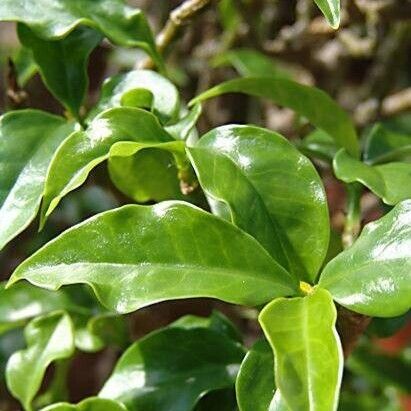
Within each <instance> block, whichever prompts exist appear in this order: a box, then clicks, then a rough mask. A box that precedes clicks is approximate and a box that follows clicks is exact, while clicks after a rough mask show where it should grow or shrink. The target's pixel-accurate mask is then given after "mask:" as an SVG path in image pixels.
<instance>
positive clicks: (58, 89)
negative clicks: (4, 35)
mask: <svg viewBox="0 0 411 411" xmlns="http://www.w3.org/2000/svg"><path fill="white" fill-rule="evenodd" d="M18 34H19V39H20V41H21V43H22V44H23V46H24V47H26V48H27V49H30V50H31V51H32V53H33V56H34V59H35V61H36V63H37V66H38V69H39V71H40V74H41V76H42V78H43V81H44V83H45V84H46V86H47V87H48V89H49V90H50V91H51V92H52V93H53V94H54V96H55V97H56V98H57V99H58V100H60V101H61V102H62V104H63V105H64V106H65V107H66V109H67V110H69V112H70V113H71V114H72V115H73V116H74V117H76V118H78V117H80V115H79V110H80V107H81V105H82V103H83V100H84V97H85V95H86V92H87V87H88V77H87V61H88V57H89V55H90V53H91V51H92V50H93V49H94V48H95V47H96V46H97V45H98V43H100V41H101V39H102V35H101V34H100V33H99V32H97V31H95V30H93V29H90V28H88V27H79V28H77V29H76V30H74V31H72V32H71V33H69V34H68V35H67V37H65V38H64V39H62V40H44V39H42V38H41V37H38V36H37V35H36V34H35V32H34V31H33V30H31V29H29V28H28V27H27V26H24V25H22V24H20V25H19V26H18Z"/></svg>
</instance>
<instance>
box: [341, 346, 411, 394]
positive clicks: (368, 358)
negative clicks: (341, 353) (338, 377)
mask: <svg viewBox="0 0 411 411" xmlns="http://www.w3.org/2000/svg"><path fill="white" fill-rule="evenodd" d="M347 367H348V369H349V370H350V371H352V372H353V373H355V374H357V375H362V376H364V377H365V378H366V379H367V381H371V382H372V383H373V384H375V385H377V386H379V387H381V388H385V387H387V386H391V387H395V388H398V389H399V390H401V391H402V392H404V393H410V392H411V379H410V375H411V362H408V363H407V362H406V361H404V360H403V359H402V358H401V357H393V356H392V355H391V356H388V355H384V354H379V353H376V352H372V351H371V350H370V347H359V348H357V349H356V350H355V351H354V352H353V353H352V354H351V355H350V358H349V360H348V362H347Z"/></svg>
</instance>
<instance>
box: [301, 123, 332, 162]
mask: <svg viewBox="0 0 411 411" xmlns="http://www.w3.org/2000/svg"><path fill="white" fill-rule="evenodd" d="M297 147H298V148H299V149H300V150H301V151H302V152H303V153H304V154H306V155H307V156H310V157H311V156H312V157H316V158H319V159H321V160H324V161H327V162H330V163H331V161H332V160H333V158H334V156H335V155H336V154H337V151H338V147H337V146H336V144H335V142H334V140H333V138H332V137H330V136H329V135H328V134H327V133H324V131H322V130H314V131H313V132H311V133H310V134H308V135H307V136H306V137H304V139H303V140H302V141H301V142H300V143H299V144H298V145H297Z"/></svg>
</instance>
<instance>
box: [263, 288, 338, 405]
mask: <svg viewBox="0 0 411 411" xmlns="http://www.w3.org/2000/svg"><path fill="white" fill-rule="evenodd" d="M336 318H337V313H336V309H335V306H334V303H333V301H332V298H331V295H330V294H329V293H328V292H327V291H326V290H323V289H321V288H316V289H314V290H313V291H312V293H310V294H308V295H307V296H305V297H300V298H293V299H284V298H280V299H277V300H274V301H273V302H271V303H270V304H269V305H267V306H266V307H265V308H264V309H263V311H262V312H261V314H260V317H259V321H260V324H261V326H262V328H263V330H264V333H265V335H266V337H267V339H268V341H269V342H270V345H271V346H272V348H273V351H274V356H275V380H276V384H277V386H278V388H279V389H280V392H281V395H282V396H283V397H284V400H285V402H286V403H287V404H288V406H289V407H290V409H291V410H293V411H307V410H311V411H332V410H336V409H337V404H338V395H339V389H340V383H341V377H342V368H343V357H342V349H341V343H340V340H339V337H338V335H337V332H336V330H335V321H336Z"/></svg>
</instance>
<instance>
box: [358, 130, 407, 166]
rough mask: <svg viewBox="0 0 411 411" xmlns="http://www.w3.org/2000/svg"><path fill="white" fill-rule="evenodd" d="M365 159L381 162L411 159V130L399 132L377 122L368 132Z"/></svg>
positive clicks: (376, 162)
mask: <svg viewBox="0 0 411 411" xmlns="http://www.w3.org/2000/svg"><path fill="white" fill-rule="evenodd" d="M364 161H365V162H366V163H368V164H381V163H387V162H389V161H408V162H410V161H411V132H410V133H409V134H405V133H399V132H397V131H394V130H391V129H390V128H388V127H386V126H384V124H380V123H378V124H376V125H375V126H374V127H373V128H372V129H371V131H370V132H369V133H368V134H367V137H366V140H365V147H364Z"/></svg>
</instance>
